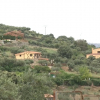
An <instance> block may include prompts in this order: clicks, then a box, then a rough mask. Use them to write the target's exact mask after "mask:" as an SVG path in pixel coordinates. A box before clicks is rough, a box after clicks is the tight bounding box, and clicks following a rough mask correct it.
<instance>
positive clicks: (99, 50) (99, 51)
mask: <svg viewBox="0 0 100 100" xmlns="http://www.w3.org/2000/svg"><path fill="white" fill-rule="evenodd" d="M89 56H94V57H95V58H100V48H97V49H94V48H92V53H91V54H87V55H86V58H88V57H89Z"/></svg>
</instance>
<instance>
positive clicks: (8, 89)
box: [0, 72, 20, 100]
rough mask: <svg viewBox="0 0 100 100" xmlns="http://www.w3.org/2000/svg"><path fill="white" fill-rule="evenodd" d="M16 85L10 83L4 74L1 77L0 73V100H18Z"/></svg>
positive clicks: (10, 80)
mask: <svg viewBox="0 0 100 100" xmlns="http://www.w3.org/2000/svg"><path fill="white" fill-rule="evenodd" d="M18 89H19V87H18V85H16V84H15V83H14V82H12V79H11V78H8V77H7V75H6V74H5V73H3V75H1V72H0V100H19V99H20V95H18Z"/></svg>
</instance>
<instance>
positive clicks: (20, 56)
mask: <svg viewBox="0 0 100 100" xmlns="http://www.w3.org/2000/svg"><path fill="white" fill-rule="evenodd" d="M15 57H16V59H35V58H36V59H39V58H41V52H35V51H25V52H22V53H17V54H15Z"/></svg>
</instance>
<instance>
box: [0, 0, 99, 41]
mask: <svg viewBox="0 0 100 100" xmlns="http://www.w3.org/2000/svg"><path fill="white" fill-rule="evenodd" d="M0 23H2V24H6V25H12V26H21V27H23V26H25V27H30V28H31V30H34V31H36V32H39V33H42V34H45V26H46V34H50V33H52V34H54V36H55V37H58V36H61V35H65V36H67V37H70V36H72V37H74V39H75V40H77V39H85V40H87V42H89V43H90V42H91V43H100V35H99V34H100V0H0Z"/></svg>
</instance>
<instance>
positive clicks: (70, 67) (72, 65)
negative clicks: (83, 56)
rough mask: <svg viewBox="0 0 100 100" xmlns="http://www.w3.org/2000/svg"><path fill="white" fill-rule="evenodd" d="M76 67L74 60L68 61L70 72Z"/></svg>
mask: <svg viewBox="0 0 100 100" xmlns="http://www.w3.org/2000/svg"><path fill="white" fill-rule="evenodd" d="M74 66H75V64H74V61H73V60H69V61H68V67H69V70H71V69H73V68H74Z"/></svg>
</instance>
